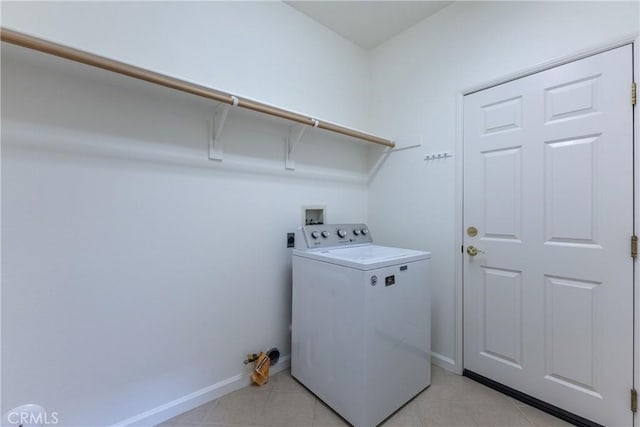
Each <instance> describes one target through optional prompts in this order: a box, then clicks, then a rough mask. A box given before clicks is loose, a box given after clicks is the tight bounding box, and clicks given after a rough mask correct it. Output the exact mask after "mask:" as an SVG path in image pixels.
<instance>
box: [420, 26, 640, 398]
mask: <svg viewBox="0 0 640 427" xmlns="http://www.w3.org/2000/svg"><path fill="white" fill-rule="evenodd" d="M630 43H631V44H632V45H633V77H634V81H635V82H636V84H638V85H640V34H638V33H635V34H633V35H630V36H628V37H624V38H621V39H616V40H613V41H611V42H609V43H605V44H601V45H598V46H595V47H593V48H591V49H588V50H584V51H580V52H577V53H575V54H572V55H569V56H566V57H562V58H559V59H556V60H553V61H550V62H547V63H545V64H541V65H538V66H534V67H530V68H527V69H524V70H521V71H519V72H517V73H513V74H510V75H507V76H504V77H501V78H498V79H495V80H491V81H489V82H486V83H483V84H480V85H477V86H473V87H470V88H467V89H465V90H461V91H460V92H458V94H457V98H456V137H455V139H456V142H455V150H454V153H455V154H454V158H455V169H456V170H455V177H456V183H455V201H456V206H455V224H456V229H455V241H456V246H455V248H456V251H455V253H456V256H455V310H456V313H455V335H456V336H455V341H454V342H455V350H454V365H453V366H450V365H447V364H446V363H443V362H442V361H440V360H439V359H437V358H433V359H432V360H433V363H435V364H436V365H441V366H442V367H444V368H445V369H448V370H453V372H455V373H457V374H459V375H462V371H463V369H464V360H463V338H464V335H463V334H464V331H463V274H462V272H463V253H462V251H461V250H459V249H458V248H462V245H463V239H464V236H463V228H464V224H463V200H464V199H463V197H464V194H463V188H464V181H463V180H464V163H463V150H464V134H463V128H464V114H463V111H464V97H465V96H466V95H470V94H472V93H474V92H478V91H481V90H484V89H489V88H491V87H494V86H497V85H500V84H503V83H507V82H509V81H512V80H516V79H519V78H522V77H526V76H529V75H532V74H535V73H538V72H540V71H544V70H548V69H550V68H554V67H557V66H560V65H564V64H567V63H570V62H574V61H577V60H580V59H583V58H586V57H589V56H593V55H597V54H599V53H602V52H606V51H608V50H611V49H615V48H618V47H621V46H624V45H627V44H630ZM629 102H631V88H629ZM633 128H634V129H633V152H634V162H633V163H634V178H633V179H634V189H633V193H634V196H633V198H634V202H633V208H634V221H633V223H634V229H633V230H629V235H630V236H631V233H632V232H633V233H634V234H636V235H638V225H639V224H640V209H639V207H640V204H639V202H640V173H638V171H640V147H638V141H640V97H639V100H638V103H637V104H636V108H634V110H633ZM637 262H640V261H637ZM635 272H636V264H634V283H633V286H634V355H633V364H634V372H633V384H634V388H638V387H639V384H640V369H638V367H640V349H639V348H638V347H639V344H640V316H638V307H640V284H639V283H638V282H640V280H639V278H638V276H639V274H635Z"/></svg>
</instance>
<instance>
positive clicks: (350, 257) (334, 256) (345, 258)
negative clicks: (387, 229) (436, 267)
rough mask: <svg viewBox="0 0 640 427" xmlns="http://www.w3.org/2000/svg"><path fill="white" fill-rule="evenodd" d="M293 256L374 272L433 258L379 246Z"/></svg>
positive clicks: (319, 251) (411, 251) (296, 252)
mask: <svg viewBox="0 0 640 427" xmlns="http://www.w3.org/2000/svg"><path fill="white" fill-rule="evenodd" d="M293 254H294V255H297V256H302V257H306V258H311V259H315V260H318V261H324V262H329V263H332V264H338V265H344V266H346V267H351V268H356V269H358V270H373V269H376V268H381V267H387V266H390V265H397V264H403V263H407V262H413V261H419V260H423V259H429V258H431V253H429V252H422V251H414V250H412V249H402V248H391V247H388V246H378V245H362V246H350V247H346V248H345V247H341V248H335V249H319V250H315V251H300V250H294V251H293Z"/></svg>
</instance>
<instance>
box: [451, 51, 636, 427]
mask: <svg viewBox="0 0 640 427" xmlns="http://www.w3.org/2000/svg"><path fill="white" fill-rule="evenodd" d="M631 84H632V47H631V45H628V46H623V47H620V48H617V49H614V50H610V51H607V52H604V53H601V54H598V55H595V56H591V57H588V58H586V59H582V60H580V61H576V62H572V63H569V64H566V65H563V66H559V67H556V68H552V69H549V70H546V71H542V72H539V73H537V74H533V75H531V76H528V77H524V78H521V79H518V80H514V81H511V82H509V83H505V84H502V85H499V86H496V87H493V88H490V89H486V90H483V91H480V92H476V93H474V94H471V95H468V96H465V99H464V207H463V209H464V225H463V226H464V250H465V253H464V263H463V265H464V272H463V274H464V367H465V369H468V370H470V371H473V372H476V373H478V374H481V375H483V376H485V377H488V378H491V379H493V380H495V381H498V382H500V383H502V384H505V385H507V386H509V387H512V388H514V389H516V390H519V391H522V392H524V393H526V394H529V395H531V396H534V397H536V398H538V399H540V400H543V401H545V402H548V403H551V404H553V405H555V406H558V407H560V408H562V409H565V410H567V411H569V412H572V413H575V414H577V415H580V416H582V417H584V418H587V419H589V420H592V421H595V422H597V423H600V424H604V425H608V426H626V425H631V424H632V413H631V411H630V409H629V392H630V389H631V388H632V380H633V378H632V374H633V360H632V357H633V261H632V258H631V257H630V249H629V245H630V236H631V234H632V233H633V139H632V138H633V137H632V130H633V119H632V105H631V96H630V94H631ZM472 226H473V227H476V228H477V230H478V233H477V235H476V236H475V237H471V236H469V235H468V233H467V228H468V227H472ZM472 234H473V233H472ZM469 246H473V247H475V248H477V249H478V250H480V251H483V252H478V254H477V255H475V256H472V255H469V254H468V253H467V252H466V250H467V249H468V247H469ZM472 252H473V251H472Z"/></svg>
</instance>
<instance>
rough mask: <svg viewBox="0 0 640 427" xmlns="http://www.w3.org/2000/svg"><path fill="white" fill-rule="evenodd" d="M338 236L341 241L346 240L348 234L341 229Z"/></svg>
mask: <svg viewBox="0 0 640 427" xmlns="http://www.w3.org/2000/svg"><path fill="white" fill-rule="evenodd" d="M338 236H339V237H340V238H341V239H344V238H345V237H346V236H347V232H346V231H344V230H342V229H340V230H338Z"/></svg>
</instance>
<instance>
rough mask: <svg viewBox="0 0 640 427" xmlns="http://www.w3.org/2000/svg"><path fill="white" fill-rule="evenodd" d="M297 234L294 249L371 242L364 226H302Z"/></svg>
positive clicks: (369, 234)
mask: <svg viewBox="0 0 640 427" xmlns="http://www.w3.org/2000/svg"><path fill="white" fill-rule="evenodd" d="M297 234H298V236H296V249H315V248H327V247H333V246H348V245H362V244H364V243H372V242H373V239H372V238H371V233H369V228H368V227H367V225H366V224H320V225H304V226H302V227H300V229H299V230H298V233H297ZM300 237H302V238H300Z"/></svg>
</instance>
